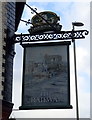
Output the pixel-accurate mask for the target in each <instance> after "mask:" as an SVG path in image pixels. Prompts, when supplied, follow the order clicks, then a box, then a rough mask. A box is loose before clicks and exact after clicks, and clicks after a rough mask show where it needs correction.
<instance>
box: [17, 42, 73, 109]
mask: <svg viewBox="0 0 92 120" xmlns="http://www.w3.org/2000/svg"><path fill="white" fill-rule="evenodd" d="M70 44H71V41H67V42H66V41H65V42H64V41H63V42H49V43H34V44H23V45H22V47H23V48H24V58H23V59H24V60H23V77H22V105H21V106H20V107H19V109H20V110H31V109H71V108H72V105H70V60H69V45H70ZM58 45H59V46H60V45H61V46H62V45H66V46H67V65H68V73H67V74H68V105H65V106H63V105H61V106H60V105H55V106H54V105H46V106H42V105H41V106H40V105H38V106H34V105H33V106H32V105H30V106H26V105H23V104H24V91H25V88H24V81H25V80H24V72H25V56H26V49H25V48H26V47H41V46H44V47H45V46H58Z"/></svg>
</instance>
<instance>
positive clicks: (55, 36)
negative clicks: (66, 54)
mask: <svg viewBox="0 0 92 120" xmlns="http://www.w3.org/2000/svg"><path fill="white" fill-rule="evenodd" d="M88 33H89V32H88V31H87V30H78V31H60V32H55V33H41V34H16V35H15V36H14V43H20V44H23V43H26V42H27V43H30V42H36V41H50V40H69V39H72V40H73V39H83V38H85V35H88Z"/></svg>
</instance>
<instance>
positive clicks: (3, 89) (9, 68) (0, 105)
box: [0, 2, 25, 120]
mask: <svg viewBox="0 0 92 120" xmlns="http://www.w3.org/2000/svg"><path fill="white" fill-rule="evenodd" d="M24 5H25V2H0V119H2V120H7V119H8V118H9V116H10V114H11V112H12V108H13V103H12V83H13V59H14V55H15V51H14V43H13V36H14V33H15V32H16V30H17V28H18V24H19V22H20V18H21V15H22V12H23V9H24Z"/></svg>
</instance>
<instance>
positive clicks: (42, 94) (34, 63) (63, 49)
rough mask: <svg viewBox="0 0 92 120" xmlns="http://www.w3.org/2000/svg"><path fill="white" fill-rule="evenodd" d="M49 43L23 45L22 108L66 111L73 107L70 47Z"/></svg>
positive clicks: (64, 43)
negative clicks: (71, 101) (71, 102)
mask: <svg viewBox="0 0 92 120" xmlns="http://www.w3.org/2000/svg"><path fill="white" fill-rule="evenodd" d="M70 44H71V42H69V41H68V42H51V43H50V42H49V43H35V44H29V45H23V47H24V63H23V84H22V105H21V106H20V109H66V108H72V106H71V105H70V67H69V45H70Z"/></svg>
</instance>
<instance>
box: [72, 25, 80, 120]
mask: <svg viewBox="0 0 92 120" xmlns="http://www.w3.org/2000/svg"><path fill="white" fill-rule="evenodd" d="M73 31H74V25H73ZM73 50H74V72H75V93H76V116H77V120H79V107H78V86H77V67H76V47H75V40H74V39H73Z"/></svg>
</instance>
